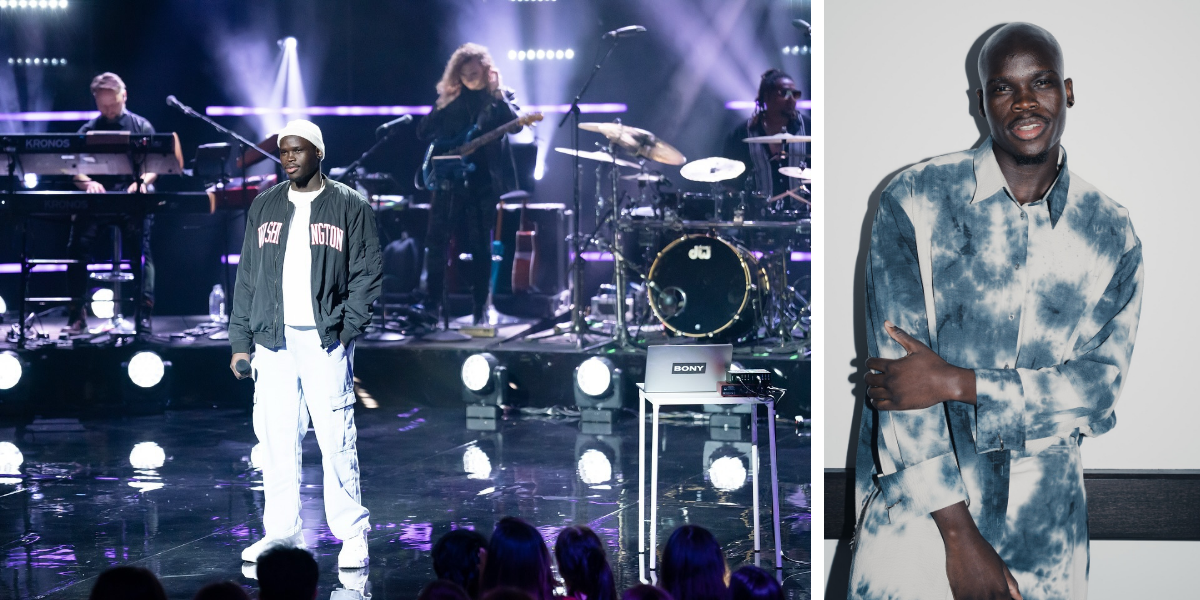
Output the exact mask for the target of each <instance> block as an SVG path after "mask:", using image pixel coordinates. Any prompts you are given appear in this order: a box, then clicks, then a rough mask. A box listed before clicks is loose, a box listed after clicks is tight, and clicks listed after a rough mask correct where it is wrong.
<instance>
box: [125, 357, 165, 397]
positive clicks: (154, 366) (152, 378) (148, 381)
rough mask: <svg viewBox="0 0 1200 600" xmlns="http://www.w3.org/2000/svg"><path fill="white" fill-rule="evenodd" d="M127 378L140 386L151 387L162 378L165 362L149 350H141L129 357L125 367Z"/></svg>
mask: <svg viewBox="0 0 1200 600" xmlns="http://www.w3.org/2000/svg"><path fill="white" fill-rule="evenodd" d="M126 370H127V372H128V373H129V380H130V381H132V382H133V383H134V385H137V386H138V387H142V388H151V387H154V386H156V385H158V383H159V382H160V381H162V379H163V375H164V374H166V371H167V369H166V363H164V362H163V359H162V357H160V356H159V355H157V354H155V353H154V352H151V351H149V350H143V351H141V352H138V353H137V354H134V355H133V358H131V359H129V366H128V367H127V369H126Z"/></svg>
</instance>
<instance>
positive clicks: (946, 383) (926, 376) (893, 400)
mask: <svg viewBox="0 0 1200 600" xmlns="http://www.w3.org/2000/svg"><path fill="white" fill-rule="evenodd" d="M883 325H884V327H886V328H887V332H888V335H889V336H891V338H892V339H893V340H896V343H897V344H900V346H901V347H902V348H904V349H905V350H906V351H907V352H908V356H905V357H904V358H897V359H887V358H875V357H873V358H869V359H867V371H868V373H867V377H866V382H867V395H868V396H870V397H871V399H872V400H874V405H875V408H877V409H879V410H919V409H922V408H928V407H930V406H933V405H935V404H937V403H939V402H944V401H946V400H961V401H963V402H967V403H969V404H974V403H975V372H974V371H972V370H970V369H962V368H959V367H956V366H954V365H952V364H950V363H948V362H946V361H944V360H942V357H940V356H938V355H937V354H935V353H934V352H933V350H930V349H929V346H926V345H925V344H922V343H921V342H920V341H918V340H917V339H916V338H914V337H913V336H911V335H908V333H907V332H906V331H904V330H903V329H900V328H899V327H896V326H895V325H893V324H892V322H891V321H885V322H884V324H883Z"/></svg>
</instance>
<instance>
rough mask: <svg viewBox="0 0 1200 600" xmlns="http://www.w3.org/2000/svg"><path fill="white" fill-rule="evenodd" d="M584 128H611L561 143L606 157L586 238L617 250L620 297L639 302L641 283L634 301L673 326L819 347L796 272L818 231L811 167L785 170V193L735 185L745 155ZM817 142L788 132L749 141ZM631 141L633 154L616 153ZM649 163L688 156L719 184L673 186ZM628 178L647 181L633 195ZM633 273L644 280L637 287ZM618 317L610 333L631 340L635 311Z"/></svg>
mask: <svg viewBox="0 0 1200 600" xmlns="http://www.w3.org/2000/svg"><path fill="white" fill-rule="evenodd" d="M579 128H580V129H581V130H584V131H590V132H595V133H599V134H601V135H603V136H604V137H605V138H607V140H608V145H607V146H604V147H602V148H601V149H600V150H598V151H593V152H588V151H576V150H573V149H570V148H555V150H556V151H558V152H561V153H564V154H569V155H575V156H578V157H579V158H581V159H587V160H591V161H595V162H597V163H598V164H597V166H596V173H597V177H596V181H597V183H596V198H597V208H596V222H597V226H596V230H595V231H594V233H593V234H592V236H591V237H590V239H588V240H587V243H588V244H591V245H594V246H595V247H597V248H599V249H600V250H602V251H607V252H611V254H612V256H613V260H614V263H615V269H614V272H615V279H616V281H615V285H614V286H612V289H613V292H614V294H615V298H613V299H612V300H613V301H614V306H615V307H626V306H628V305H627V303H626V294H627V291H628V288H630V287H633V288H634V292H635V302H634V305H635V306H644V305H647V304H648V306H649V308H650V311H649V312H648V313H647V319H648V315H649V314H652V315H653V318H654V319H656V320H657V321H658V322H659V323H661V325H662V327H663V328H665V329H666V330H668V331H669V332H671V333H673V334H674V335H678V336H685V337H688V338H696V339H697V340H712V341H720V342H732V343H738V344H750V345H753V346H754V348H755V351H756V352H757V351H765V352H772V353H788V354H793V353H797V352H807V351H808V350H809V336H808V323H809V305H808V301H807V298H806V297H807V290H797V289H795V288H794V287H792V285H791V284H790V282H789V278H788V262H789V260H790V258H791V255H792V251H793V250H794V249H796V248H797V247H798V246H807V238H808V236H809V232H810V220H809V210H808V208H809V206H810V201H809V197H808V196H809V190H808V187H807V186H808V185H811V183H812V172H811V171H810V170H809V169H804V168H799V167H782V168H780V174H782V175H784V176H786V177H787V178H788V179H789V180H790V181H792V182H793V183H794V186H795V187H793V188H792V189H789V190H786V191H784V192H783V193H781V194H777V195H775V196H765V195H761V194H757V193H751V192H748V191H747V192H734V191H731V189H730V186H731V184H732V183H733V180H735V179H737V178H738V177H739V176H741V175H742V174H744V173H745V172H746V167H747V165H745V164H744V163H742V162H741V161H737V160H731V159H728V158H723V157H711V158H702V159H699V160H693V161H691V162H688V160H687V159H686V157H684V155H683V154H682V153H680V152H679V151H678V150H676V149H675V148H674V147H672V146H671V145H670V144H668V143H666V142H665V141H663V140H661V139H659V138H658V137H657V136H655V135H654V134H653V133H651V132H649V131H646V130H644V129H639V128H636V127H630V126H628V125H624V124H621V123H620V122H613V123H580V124H579ZM811 140H812V138H811V137H810V136H800V135H791V134H779V135H772V136H762V137H752V138H747V139H745V140H743V141H744V142H745V143H748V144H788V143H803V142H809V141H811ZM784 147H786V146H784ZM622 151H623V152H624V153H625V154H626V155H627V156H628V158H620V157H618V156H617V153H618V152H622ZM648 162H653V163H660V164H665V165H671V166H679V167H681V168H680V170H679V172H680V175H681V176H682V177H683V178H684V179H687V180H689V181H694V182H698V183H707V184H710V186H711V190H710V192H708V193H675V192H670V191H664V190H663V188H664V187H667V186H670V185H671V184H670V181H669V180H668V179H667V178H666V177H665V176H663V175H662V174H660V173H657V172H652V171H650V170H649V169H648ZM605 168H608V169H609V171H608V176H607V177H605V176H604V173H603V169H605ZM621 169H636V170H637V171H638V172H636V173H632V174H629V173H621ZM622 181H629V182H636V184H637V186H638V192H637V193H636V194H622V193H621V191H620V189H619V186H620V182H622ZM606 188H607V189H606ZM581 248H582V246H581ZM804 249H807V248H804ZM630 277H633V278H634V279H635V280H641V281H635V282H634V285H633V286H630V285H629V282H628V279H629V278H630ZM605 287H608V286H605ZM636 312H637V311H634V314H636ZM613 317H614V318H613V321H614V322H613V323H612V325H613V338H612V340H611V342H608V343H611V344H613V345H615V346H616V347H617V348H618V349H625V350H628V349H632V348H633V343H632V340H631V338H630V336H629V324H628V323H627V320H628V318H627V316H626V311H625V310H620V309H615V310H613Z"/></svg>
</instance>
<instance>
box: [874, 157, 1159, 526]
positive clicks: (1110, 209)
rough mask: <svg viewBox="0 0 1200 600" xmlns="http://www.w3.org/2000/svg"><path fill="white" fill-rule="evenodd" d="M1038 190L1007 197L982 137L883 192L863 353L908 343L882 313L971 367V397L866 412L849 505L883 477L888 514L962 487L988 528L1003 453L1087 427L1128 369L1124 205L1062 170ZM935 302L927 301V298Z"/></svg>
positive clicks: (1129, 270) (1138, 269)
mask: <svg viewBox="0 0 1200 600" xmlns="http://www.w3.org/2000/svg"><path fill="white" fill-rule="evenodd" d="M1060 165H1061V168H1060V171H1059V175H1058V179H1057V180H1056V181H1055V182H1054V184H1053V186H1052V187H1051V189H1050V191H1049V192H1048V193H1047V194H1046V196H1045V197H1043V198H1042V199H1040V200H1038V201H1036V202H1031V203H1029V204H1026V205H1024V206H1022V205H1020V204H1018V203H1017V202H1016V200H1014V199H1013V197H1012V195H1011V194H1010V192H1009V191H1008V189H1007V185H1006V182H1005V179H1004V175H1003V173H1002V172H1001V171H1000V167H999V164H998V163H997V162H996V158H995V155H994V154H993V152H992V142H991V139H988V140H987V141H985V142H984V143H983V145H982V146H980V147H979V148H978V149H975V150H970V151H966V152H958V153H955V154H949V155H946V156H942V157H938V158H934V159H931V160H928V161H926V162H923V163H920V164H918V165H916V166H913V167H912V168H909V169H907V170H905V171H903V172H901V173H900V174H899V175H897V176H896V177H895V179H893V180H892V181H891V182H890V183H889V184H888V186H887V188H886V189H885V190H884V191H883V195H882V198H881V200H880V205H879V211H878V213H877V214H876V215H875V221H874V225H873V227H872V230H871V251H870V256H869V262H868V263H867V265H866V290H867V315H866V327H867V340H868V349H869V351H870V354H871V356H878V357H883V358H899V357H902V356H904V354H905V351H904V350H903V349H902V348H901V347H900V346H899V345H898V344H896V343H895V342H894V341H892V340H891V339H890V338H889V337H888V335H887V332H886V331H885V330H884V326H883V322H884V320H891V321H892V322H893V323H895V324H896V325H898V326H899V327H901V328H903V329H904V330H906V331H908V332H909V333H910V334H912V336H913V337H915V338H916V339H918V340H921V341H922V342H924V343H926V344H928V345H929V346H930V347H931V348H932V349H933V351H934V352H936V353H937V354H938V355H939V356H941V357H942V358H943V359H945V360H946V361H947V362H949V363H950V364H953V365H956V366H959V367H965V368H969V369H974V370H975V376H976V390H977V401H976V405H975V406H971V405H969V404H966V403H962V402H945V403H942V404H937V405H935V406H932V407H930V408H927V409H924V410H916V411H896V412H877V411H874V410H873V409H871V408H870V406H869V404H868V406H867V407H866V408H865V409H864V411H863V419H862V427H861V429H860V436H859V442H860V443H859V448H858V460H857V474H858V476H857V480H858V481H857V484H858V485H857V486H856V487H857V492H858V501H859V506H860V507H861V506H863V502H864V501H865V499H866V497H867V496H868V495H869V494H870V493H871V491H872V490H873V489H874V488H875V487H878V489H879V491H880V492H881V494H882V500H884V501H885V502H886V506H887V519H888V520H890V521H891V522H892V523H898V522H902V521H903V520H905V519H908V518H911V517H914V516H917V515H927V514H928V513H930V512H932V511H935V510H938V509H941V508H944V507H946V506H950V505H951V504H954V503H956V502H959V501H963V500H966V501H967V502H968V505H969V506H970V509H971V513H972V515H973V516H974V517H975V520H976V522H977V524H978V525H979V526H980V530H981V533H983V534H984V535H985V537H987V538H989V539H994V536H995V535H996V534H997V530H998V528H999V527H1002V526H1003V520H1004V512H1005V511H1004V507H1003V506H1002V504H1003V503H1004V502H1007V500H1006V499H1007V496H1008V494H1007V484H1008V481H1007V477H1008V475H1007V472H1008V471H1007V460H1008V459H1007V455H1008V454H1009V453H1008V452H1003V451H1005V450H1011V451H1016V452H1030V451H1036V450H1037V449H1038V448H1043V447H1046V446H1049V445H1050V444H1052V443H1054V441H1056V440H1059V439H1061V438H1065V437H1069V436H1071V435H1072V434H1073V433H1078V434H1080V435H1088V436H1096V435H1100V434H1102V433H1105V432H1106V431H1108V430H1109V429H1111V428H1112V427H1113V425H1114V424H1115V423H1116V414H1115V413H1114V412H1113V408H1114V406H1115V405H1116V401H1117V397H1118V396H1119V395H1120V393H1121V387H1122V386H1123V384H1124V383H1125V375H1126V373H1128V370H1129V362H1130V356H1131V354H1132V353H1133V345H1134V337H1135V335H1136V332H1137V325H1138V315H1139V312H1140V310H1141V298H1142V279H1143V267H1142V246H1141V242H1140V241H1139V240H1138V238H1137V235H1135V234H1134V231H1133V225H1132V224H1131V222H1130V220H1129V214H1128V211H1126V210H1125V208H1124V207H1122V206H1120V205H1119V204H1117V203H1116V202H1113V201H1112V200H1111V199H1109V198H1108V197H1107V196H1105V195H1104V194H1103V193H1101V192H1099V191H1098V190H1096V188H1094V187H1092V186H1091V185H1089V184H1088V183H1086V182H1085V181H1083V180H1082V179H1080V178H1079V177H1078V176H1076V175H1074V174H1072V173H1070V171H1069V170H1068V168H1067V162H1066V154H1065V152H1062V153H1061V154H1060ZM929 307H932V310H927V308H929Z"/></svg>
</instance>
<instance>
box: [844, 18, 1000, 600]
mask: <svg viewBox="0 0 1200 600" xmlns="http://www.w3.org/2000/svg"><path fill="white" fill-rule="evenodd" d="M1004 25H1005V23H1000V24H997V25H994V26H992V27H991V28H989V29H988V30H987V31H984V32H983V34H982V35H980V36H979V37H978V38H976V40H975V42H974V43H973V44H971V49H970V50H968V51H967V56H966V59H965V60H964V62H963V69H964V70H965V71H966V76H967V89H966V90H965V93H966V96H967V98H966V100H967V102H966V107H967V114H969V115H970V116H971V118H972V119H973V120H974V121H975V128H976V129H977V130H978V131H979V137H978V138H976V140H975V142H974V143H973V144H972V145H971V147H972V148H977V147H979V145H980V144H982V143H983V141H984V140H986V139H987V137H988V135H989V130H988V124H987V119H985V118H984V117H983V115H981V114H979V100H978V98H977V97H976V90H979V89H982V87H983V86H982V84H981V82H980V81H979V72H978V68H977V66H978V62H979V51H980V50H981V49H982V48H983V43H984V42H985V41H987V39H988V38H989V37H991V35H992V34H993V33H995V32H996V30H997V29H1000V28H1001V27H1003V26H1004ZM953 151H955V149H952V148H948V149H947V152H953ZM930 158H933V157H926V158H925V159H923V160H922V161H920V162H924V160H929V159H930ZM914 164H918V163H909V164H907V165H904V166H903V167H900V168H898V169H896V170H895V171H892V172H891V173H888V174H887V176H886V177H884V178H883V179H881V180H880V181H879V184H878V185H876V186H875V189H873V190H871V196H870V198H869V199H868V201H867V210H866V213H865V214H864V215H863V220H862V226H861V227H859V234H858V258H857V260H856V261H855V262H854V356H855V358H854V359H853V360H851V361H850V364H849V367H850V368H851V370H850V375H849V376H848V377H847V380H848V381H849V382H850V383H851V384H853V386H854V398H855V403H854V419H853V421H852V422H851V426H850V435H849V440H848V441H847V443H846V455H845V468H847V469H853V468H854V462H855V454H856V451H857V448H858V429H859V425H860V424H861V423H862V411H863V402H862V400H863V399H865V398H866V397H867V387H866V384H865V383H864V382H863V377H864V376H865V375H866V367H865V364H866V360H867V325H866V317H865V315H866V306H865V302H866V294H867V292H866V278H867V276H866V271H865V269H866V262H867V254H868V252H869V251H870V249H871V223H872V222H873V221H874V220H875V213H876V211H878V210H879V198H880V196H881V195H882V194H883V190H884V188H886V187H887V185H888V184H889V183H891V181H892V179H893V178H895V177H896V175H898V174H900V173H901V172H902V171H904V170H905V169H907V168H909V167H911V166H913V165H914ZM847 491H850V490H849V489H848V490H847ZM846 505H847V506H846V509H847V510H846V513H845V514H846V515H857V514H858V506H857V503H856V502H855V500H854V499H853V498H847V501H846ZM850 559H851V547H850V541H849V540H840V541H838V545H837V550H836V551H835V552H834V556H833V566H832V568H831V570H830V572H829V579H828V580H827V581H826V582H825V600H844V599H845V598H847V597H848V594H849V590H848V589H847V585H848V584H849V581H850Z"/></svg>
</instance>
